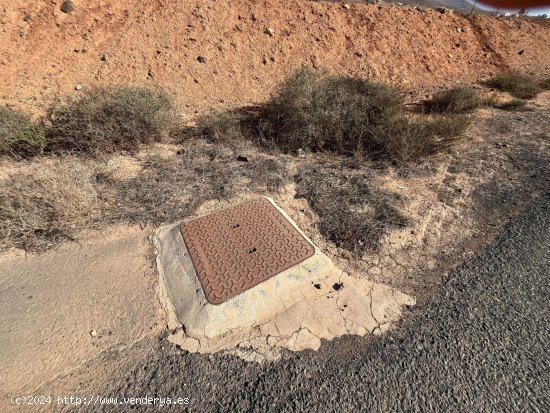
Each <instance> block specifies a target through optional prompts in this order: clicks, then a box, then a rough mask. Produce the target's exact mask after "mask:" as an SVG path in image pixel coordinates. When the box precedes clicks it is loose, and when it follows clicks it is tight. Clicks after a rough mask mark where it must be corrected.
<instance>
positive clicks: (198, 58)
mask: <svg viewBox="0 0 550 413" xmlns="http://www.w3.org/2000/svg"><path fill="white" fill-rule="evenodd" d="M197 61H198V62H199V63H206V57H205V56H199V57H197Z"/></svg>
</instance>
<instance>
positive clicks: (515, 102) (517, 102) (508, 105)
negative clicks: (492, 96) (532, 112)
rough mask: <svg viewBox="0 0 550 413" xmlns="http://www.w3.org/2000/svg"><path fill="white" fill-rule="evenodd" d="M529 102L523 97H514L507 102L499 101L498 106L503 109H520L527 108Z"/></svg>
mask: <svg viewBox="0 0 550 413" xmlns="http://www.w3.org/2000/svg"><path fill="white" fill-rule="evenodd" d="M526 105H527V102H526V101H525V100H521V99H512V100H509V101H507V102H503V103H499V104H497V105H495V106H496V108H498V109H503V110H519V109H523V108H525V106H526Z"/></svg>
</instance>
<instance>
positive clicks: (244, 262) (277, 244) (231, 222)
mask: <svg viewBox="0 0 550 413" xmlns="http://www.w3.org/2000/svg"><path fill="white" fill-rule="evenodd" d="M181 233H182V235H183V239H184V240H185V245H186V247H187V250H188V251H189V255H190V256H191V260H192V261H193V266H194V267H195V271H196V273H197V277H198V279H199V281H200V283H201V285H202V289H203V291H204V294H205V296H206V299H207V300H208V302H210V303H212V304H221V303H223V302H224V301H226V300H228V299H229V298H232V297H234V296H236V295H238V294H240V293H242V292H243V291H246V290H248V289H249V288H251V287H253V286H255V285H257V284H259V283H261V282H262V281H265V280H267V279H268V278H270V277H273V276H274V275H276V274H278V273H280V272H281V271H284V270H286V269H288V268H290V267H292V266H294V265H296V264H298V263H300V262H302V261H304V260H305V259H306V258H309V257H311V256H312V255H313V254H314V252H315V251H314V248H313V246H312V245H311V244H310V243H309V242H308V241H307V240H306V239H305V238H304V237H303V236H302V235H301V234H300V233H299V232H298V231H297V230H296V228H294V226H293V225H292V224H291V223H290V222H289V221H288V220H287V219H286V218H285V217H284V216H283V215H282V214H281V212H279V211H278V210H277V208H275V207H274V206H273V205H272V204H271V202H270V201H269V200H267V199H266V198H258V199H255V200H252V201H247V202H244V203H242V204H240V205H237V206H234V207H232V208H228V209H225V210H222V211H217V212H213V213H211V214H209V215H206V216H204V217H201V218H197V219H193V220H190V221H187V222H184V223H183V224H182V225H181Z"/></svg>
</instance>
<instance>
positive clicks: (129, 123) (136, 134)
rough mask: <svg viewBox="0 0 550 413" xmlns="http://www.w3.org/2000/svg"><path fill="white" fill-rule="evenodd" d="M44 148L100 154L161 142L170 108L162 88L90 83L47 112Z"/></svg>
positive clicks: (169, 123)
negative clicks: (46, 142)
mask: <svg viewBox="0 0 550 413" xmlns="http://www.w3.org/2000/svg"><path fill="white" fill-rule="evenodd" d="M48 120H49V123H50V125H49V128H47V130H46V136H47V138H48V150H50V151H53V152H83V153H88V154H95V155H97V154H99V153H102V152H107V153H109V152H114V151H119V150H125V151H129V152H134V151H136V150H137V149H138V147H139V145H140V144H143V143H151V142H155V141H162V140H163V139H164V138H165V137H167V136H168V135H169V133H170V132H171V130H172V128H173V126H174V123H175V117H174V110H173V104H172V100H171V99H170V97H169V96H168V95H167V94H166V93H165V92H163V91H160V90H149V89H143V88H139V87H133V86H114V87H102V88H94V89H91V90H90V91H88V92H86V93H85V94H84V95H83V96H81V97H78V98H73V99H70V100H69V101H68V102H67V103H65V104H58V105H54V106H53V107H52V108H50V110H49V111H48Z"/></svg>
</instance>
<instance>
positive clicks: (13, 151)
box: [0, 106, 46, 159]
mask: <svg viewBox="0 0 550 413" xmlns="http://www.w3.org/2000/svg"><path fill="white" fill-rule="evenodd" d="M45 147H46V137H45V135H44V130H43V128H42V127H41V126H39V125H35V124H34V123H33V122H32V121H31V119H30V118H29V117H28V116H27V115H25V114H24V113H23V112H21V111H18V110H15V109H12V108H10V107H7V106H1V107H0V156H8V157H11V158H15V159H25V158H30V157H33V156H37V155H40V154H42V152H43V151H44V148H45Z"/></svg>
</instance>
